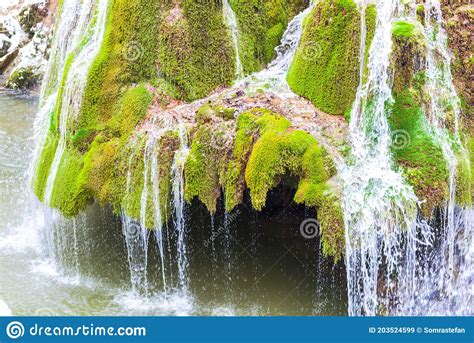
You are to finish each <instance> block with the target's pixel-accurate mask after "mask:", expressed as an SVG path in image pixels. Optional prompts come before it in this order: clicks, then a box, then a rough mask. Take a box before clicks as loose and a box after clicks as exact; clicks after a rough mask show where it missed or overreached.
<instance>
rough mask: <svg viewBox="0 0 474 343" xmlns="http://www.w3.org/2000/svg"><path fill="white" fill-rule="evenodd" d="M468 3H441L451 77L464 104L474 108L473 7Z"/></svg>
mask: <svg viewBox="0 0 474 343" xmlns="http://www.w3.org/2000/svg"><path fill="white" fill-rule="evenodd" d="M468 3H470V1H467V0H466V1H464V2H463V1H450V0H444V1H443V2H442V6H443V15H444V19H445V22H446V29H447V31H448V42H449V47H450V49H451V51H452V52H453V54H454V61H453V65H452V68H453V77H454V82H455V85H456V87H457V89H458V91H459V92H460V93H461V95H462V96H463V98H464V100H465V101H466V103H467V104H468V105H469V106H470V107H472V106H474V56H473V44H474V5H472V4H468Z"/></svg>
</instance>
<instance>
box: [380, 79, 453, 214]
mask: <svg viewBox="0 0 474 343" xmlns="http://www.w3.org/2000/svg"><path fill="white" fill-rule="evenodd" d="M389 119H390V123H391V125H392V131H393V132H394V139H393V140H394V144H393V145H392V152H393V154H394V157H395V161H396V163H397V164H398V165H400V166H401V167H402V169H403V173H404V175H405V177H406V178H407V181H408V182H409V183H410V184H411V185H412V186H413V188H414V190H415V193H416V195H417V196H418V199H419V200H420V201H423V202H424V203H423V204H422V210H423V214H424V215H425V216H426V217H428V218H429V217H430V216H431V215H432V211H433V210H434V209H435V208H436V207H439V206H441V205H442V204H443V203H444V201H445V200H446V199H447V196H448V187H449V184H448V178H449V171H448V166H447V163H446V160H445V158H444V155H443V151H442V149H441V146H440V145H439V143H438V142H437V141H436V140H435V138H434V137H433V136H432V134H431V133H430V132H429V124H428V121H427V119H426V116H425V114H424V112H423V108H422V102H421V98H420V96H419V93H418V92H417V90H416V89H413V88H406V89H404V90H403V91H402V92H400V93H398V94H397V95H396V96H395V104H394V106H393V109H392V114H391V116H390V118H389ZM398 135H399V136H400V137H398ZM398 140H399V141H398Z"/></svg>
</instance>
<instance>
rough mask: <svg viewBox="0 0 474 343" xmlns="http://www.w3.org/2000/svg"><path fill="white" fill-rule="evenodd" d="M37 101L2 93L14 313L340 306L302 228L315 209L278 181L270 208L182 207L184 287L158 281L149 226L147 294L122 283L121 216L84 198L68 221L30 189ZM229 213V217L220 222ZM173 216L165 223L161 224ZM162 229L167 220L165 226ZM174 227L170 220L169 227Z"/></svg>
mask: <svg viewBox="0 0 474 343" xmlns="http://www.w3.org/2000/svg"><path fill="white" fill-rule="evenodd" d="M37 112H38V101H37V98H35V97H32V96H25V95H19V94H15V93H11V92H7V91H0V146H1V150H0V223H1V224H0V303H1V301H3V302H5V303H6V304H7V305H8V307H9V308H10V309H11V311H12V313H13V314H14V315H345V314H346V313H347V289H346V276H345V270H344V268H343V266H342V265H341V264H338V265H333V263H332V262H331V261H329V260H325V259H323V258H322V256H320V255H318V251H319V241H318V239H317V238H315V239H307V238H304V237H302V236H301V234H300V231H299V225H300V223H301V222H302V220H304V219H305V218H306V217H311V216H312V215H313V214H312V213H309V212H308V211H307V210H305V209H304V208H301V207H296V206H294V205H291V198H292V196H291V194H288V191H287V190H285V189H283V188H281V189H277V190H275V191H274V192H273V194H271V195H270V199H269V200H270V201H272V202H273V206H272V211H267V212H265V211H264V212H262V213H259V214H256V213H254V212H253V211H251V210H250V209H248V208H247V207H245V206H242V207H241V208H239V209H238V210H237V211H238V212H237V214H235V213H234V214H227V215H225V214H224V213H223V212H222V211H220V212H218V213H217V215H216V216H215V218H211V217H210V216H209V215H208V214H207V212H206V211H205V210H204V209H203V208H202V206H201V205H199V204H197V203H196V204H193V206H187V207H186V208H185V213H186V218H187V219H186V220H187V228H188V229H187V231H186V236H187V248H188V261H189V269H188V270H189V272H188V275H187V277H188V282H189V295H188V296H187V297H183V296H182V295H181V294H180V292H179V291H177V290H172V289H171V290H168V291H167V292H166V293H164V292H163V290H162V285H161V284H160V280H161V273H160V267H161V260H160V255H159V251H158V248H157V246H158V245H157V244H156V242H154V241H153V240H155V239H156V238H155V236H154V235H150V243H152V244H149V246H150V248H149V252H148V271H147V275H148V283H149V293H148V295H147V296H143V295H137V294H135V293H133V292H132V286H131V282H130V269H129V264H128V260H127V247H126V244H125V240H124V237H123V234H122V228H121V220H120V218H118V217H117V216H114V215H112V214H111V212H110V210H109V209H107V208H101V207H100V206H98V205H94V206H91V207H89V208H88V209H87V211H86V213H84V214H82V215H80V216H79V217H78V218H76V219H75V220H72V221H71V220H65V219H62V218H61V217H60V216H59V215H58V214H57V213H55V212H54V211H51V210H50V209H48V208H45V207H44V206H43V205H41V204H40V203H39V202H38V201H37V200H36V199H35V197H34V195H33V194H32V192H31V190H30V188H29V186H28V177H27V173H28V167H29V164H30V163H31V159H32V154H33V151H32V150H33V146H34V137H33V136H34V133H33V123H34V119H35V116H36V114H37ZM225 218H227V223H228V224H227V225H224V220H225ZM170 225H171V224H170ZM168 229H170V228H168ZM171 229H172V228H171Z"/></svg>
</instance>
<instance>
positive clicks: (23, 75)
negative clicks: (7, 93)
mask: <svg viewBox="0 0 474 343" xmlns="http://www.w3.org/2000/svg"><path fill="white" fill-rule="evenodd" d="M39 81H40V78H39V75H38V74H37V73H36V71H35V70H34V68H33V67H27V68H18V69H16V70H15V71H14V72H13V73H12V74H11V75H10V77H9V78H8V80H7V82H6V83H5V87H7V88H10V89H18V90H27V89H32V88H34V87H35V86H37V85H38V83H39Z"/></svg>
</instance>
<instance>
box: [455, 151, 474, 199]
mask: <svg viewBox="0 0 474 343" xmlns="http://www.w3.org/2000/svg"><path fill="white" fill-rule="evenodd" d="M457 162H458V164H457V166H456V180H455V181H456V204H458V205H460V206H463V207H471V206H472V197H473V194H472V193H473V192H472V186H473V184H472V178H471V170H470V166H469V165H470V163H469V160H466V159H464V158H463V156H459V155H458V156H457Z"/></svg>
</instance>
